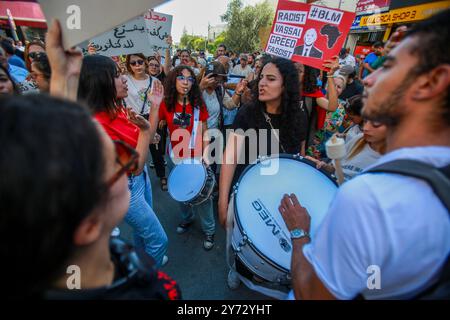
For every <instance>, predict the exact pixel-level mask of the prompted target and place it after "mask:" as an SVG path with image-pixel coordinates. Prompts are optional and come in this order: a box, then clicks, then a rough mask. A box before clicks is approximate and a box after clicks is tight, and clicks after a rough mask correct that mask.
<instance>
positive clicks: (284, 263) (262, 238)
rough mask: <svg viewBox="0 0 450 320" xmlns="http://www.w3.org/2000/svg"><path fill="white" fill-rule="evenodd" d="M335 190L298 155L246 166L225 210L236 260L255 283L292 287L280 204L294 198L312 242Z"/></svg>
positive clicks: (287, 237) (331, 182)
mask: <svg viewBox="0 0 450 320" xmlns="http://www.w3.org/2000/svg"><path fill="white" fill-rule="evenodd" d="M269 164H271V167H270V168H272V169H268V165H269ZM271 171H272V172H271ZM268 173H271V174H268ZM337 189H338V187H337V184H336V182H335V180H333V179H332V177H331V176H330V175H328V174H327V173H325V172H324V171H320V170H317V169H316V167H315V164H314V163H312V162H310V161H308V160H306V159H303V158H302V157H300V156H292V155H281V156H280V157H279V158H278V157H272V158H266V159H265V160H258V162H257V163H256V164H253V165H252V166H249V167H248V168H247V169H246V170H245V171H244V173H243V174H242V175H241V178H240V180H239V182H238V183H237V184H236V186H235V187H234V192H233V195H232V198H231V203H230V206H229V210H230V211H231V212H229V214H233V213H234V221H235V223H234V227H233V231H232V236H231V244H232V248H233V251H234V253H235V255H236V256H237V258H238V259H239V260H240V261H241V262H242V263H243V264H244V265H245V266H246V267H247V268H248V269H249V270H250V271H251V272H252V273H253V274H254V275H257V276H258V277H259V278H262V279H264V280H266V281H267V282H270V283H272V284H277V285H282V286H290V284H291V277H290V268H291V257H292V242H291V239H290V234H289V231H288V229H287V227H286V224H285V222H284V220H283V217H282V216H281V214H280V213H279V211H278V207H279V206H280V203H281V199H282V198H283V196H284V195H285V194H289V195H290V194H292V193H293V194H295V195H296V196H297V197H298V199H299V201H300V203H301V204H302V206H304V207H305V208H306V209H307V210H308V212H309V214H310V215H311V237H312V238H314V235H315V233H316V231H317V228H318V227H319V225H320V223H321V222H322V220H323V218H324V217H325V215H326V213H327V210H328V207H329V205H330V203H331V201H332V200H333V198H334V196H335V193H336V191H337Z"/></svg>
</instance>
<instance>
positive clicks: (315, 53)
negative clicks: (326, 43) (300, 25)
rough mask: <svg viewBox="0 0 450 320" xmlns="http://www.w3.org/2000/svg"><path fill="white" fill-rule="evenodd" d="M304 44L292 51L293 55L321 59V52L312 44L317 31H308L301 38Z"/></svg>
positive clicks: (315, 38) (312, 29)
mask: <svg viewBox="0 0 450 320" xmlns="http://www.w3.org/2000/svg"><path fill="white" fill-rule="evenodd" d="M303 40H304V44H303V45H301V46H298V47H296V48H295V50H294V54H296V55H299V56H304V57H310V58H317V59H322V56H323V52H322V51H321V50H319V49H317V48H316V47H314V43H315V42H316V40H317V31H316V29H314V28H311V29H308V30H307V31H306V32H305V36H304V37H303Z"/></svg>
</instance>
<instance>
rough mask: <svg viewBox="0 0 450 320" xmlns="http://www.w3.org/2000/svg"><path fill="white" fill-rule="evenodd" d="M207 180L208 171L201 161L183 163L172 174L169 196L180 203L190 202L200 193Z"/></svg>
mask: <svg viewBox="0 0 450 320" xmlns="http://www.w3.org/2000/svg"><path fill="white" fill-rule="evenodd" d="M205 180H206V169H205V167H204V166H203V165H202V164H201V163H200V162H199V161H197V160H193V159H189V160H187V161H183V162H182V163H181V164H179V165H177V166H176V167H175V168H174V169H173V170H172V172H171V173H170V176H169V179H168V189H169V194H170V196H171V197H172V198H173V199H174V200H176V201H178V202H188V201H190V200H192V199H194V198H195V197H196V196H197V195H198V194H199V193H200V191H201V190H202V188H203V186H204V184H205Z"/></svg>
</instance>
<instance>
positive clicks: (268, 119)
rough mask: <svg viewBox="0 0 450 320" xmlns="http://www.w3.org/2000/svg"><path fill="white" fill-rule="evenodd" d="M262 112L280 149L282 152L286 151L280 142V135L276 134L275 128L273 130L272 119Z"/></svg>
mask: <svg viewBox="0 0 450 320" xmlns="http://www.w3.org/2000/svg"><path fill="white" fill-rule="evenodd" d="M263 114H264V118H266V122H267V123H268V124H269V125H270V127H271V128H272V132H273V134H274V135H275V137H276V138H277V140H278V143H279V144H280V147H281V151H283V153H287V152H286V149H284V147H283V145H282V144H281V140H280V136H279V135H278V132H277V130H275V128H274V127H273V125H272V119H270V117H269V115H268V114H267V113H265V112H263Z"/></svg>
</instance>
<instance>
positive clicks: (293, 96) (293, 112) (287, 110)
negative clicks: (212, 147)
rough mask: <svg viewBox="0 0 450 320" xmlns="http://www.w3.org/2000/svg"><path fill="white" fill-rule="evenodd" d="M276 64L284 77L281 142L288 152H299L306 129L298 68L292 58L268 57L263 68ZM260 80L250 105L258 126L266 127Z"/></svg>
mask: <svg viewBox="0 0 450 320" xmlns="http://www.w3.org/2000/svg"><path fill="white" fill-rule="evenodd" d="M270 63H272V64H274V65H275V66H276V67H277V69H278V70H279V71H280V73H281V75H282V77H283V86H284V91H283V94H282V95H283V96H282V99H281V114H282V116H281V126H280V140H281V141H280V142H281V144H282V145H283V146H284V148H285V149H286V152H288V153H298V152H299V150H300V149H299V146H300V144H301V142H302V141H301V139H300V138H301V136H302V135H303V133H304V131H305V130H306V124H304V120H303V119H304V118H303V117H302V115H303V113H302V110H301V107H300V92H299V87H300V81H299V77H298V72H297V69H296V68H295V65H294V63H293V62H292V61H291V60H287V59H283V58H272V59H267V60H266V61H265V64H264V65H263V67H262V69H264V67H265V66H266V65H268V64H270ZM259 81H260V79H258V84H257V85H255V86H254V88H253V97H254V98H253V101H252V102H251V104H250V105H249V106H248V107H249V108H251V109H252V110H251V111H252V114H253V115H254V119H255V120H256V123H257V126H258V127H260V128H261V127H264V126H265V123H266V119H265V118H264V115H263V113H262V112H261V111H266V105H265V103H264V102H261V101H260V100H259Z"/></svg>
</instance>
